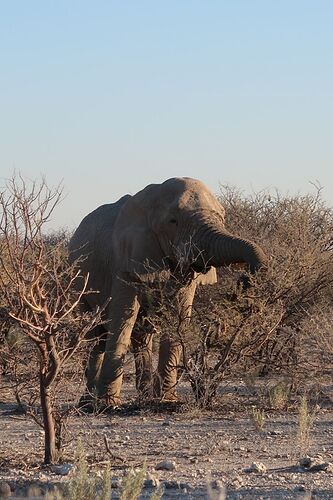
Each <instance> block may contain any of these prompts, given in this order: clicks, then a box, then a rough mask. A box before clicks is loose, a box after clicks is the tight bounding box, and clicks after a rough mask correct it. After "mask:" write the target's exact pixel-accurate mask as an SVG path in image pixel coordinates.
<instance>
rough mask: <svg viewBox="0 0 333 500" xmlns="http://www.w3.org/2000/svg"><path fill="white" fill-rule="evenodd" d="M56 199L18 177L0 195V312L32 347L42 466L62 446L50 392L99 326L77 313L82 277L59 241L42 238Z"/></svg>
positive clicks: (41, 185) (39, 185)
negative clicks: (42, 437) (42, 440)
mask: <svg viewBox="0 0 333 500" xmlns="http://www.w3.org/2000/svg"><path fill="white" fill-rule="evenodd" d="M61 195H62V190H61V188H57V189H54V190H51V189H50V188H49V187H48V186H47V184H46V182H45V181H44V180H42V181H41V182H32V183H27V182H26V181H25V180H24V179H23V178H22V177H21V176H17V175H14V176H13V177H12V178H11V179H10V180H9V181H8V182H7V184H6V186H5V188H3V190H2V191H1V192H0V294H1V303H2V307H3V309H2V310H3V311H5V313H6V320H7V322H9V324H16V325H18V326H19V328H20V330H21V332H22V334H23V335H24V336H25V337H26V338H27V339H29V344H30V346H31V345H33V346H34V349H33V351H32V353H33V355H34V360H35V363H36V364H35V365H32V366H37V367H38V368H37V370H38V376H39V391H40V403H41V408H42V415H43V419H42V423H43V427H44V431H45V455H44V461H45V463H52V462H55V461H56V460H57V458H58V455H59V447H60V446H61V439H60V438H59V435H58V436H57V426H56V420H55V408H54V400H53V392H52V391H53V389H54V387H55V384H56V381H57V380H58V379H59V377H60V375H61V373H62V372H63V370H64V367H65V366H66V364H67V363H68V362H69V360H70V359H71V358H72V357H73V356H74V354H75V353H76V352H77V350H78V349H79V347H80V346H82V343H83V342H84V339H85V336H86V333H87V332H88V331H89V330H90V329H91V328H92V327H93V326H94V325H96V324H97V323H98V322H99V321H100V311H96V312H95V313H93V314H87V313H85V314H83V313H81V311H80V308H79V303H80V300H81V298H82V296H83V295H84V294H85V293H87V290H86V287H87V277H86V278H82V277H81V276H80V271H79V270H78V267H77V266H75V265H69V264H68V262H67V255H66V252H67V250H66V245H65V244H64V241H63V239H62V238H60V239H58V241H51V242H50V241H49V239H48V238H47V237H46V234H45V233H46V227H47V223H48V222H49V221H50V217H51V215H52V213H53V211H54V209H55V207H56V206H57V205H58V203H59V202H60V200H61ZM35 418H37V415H36V414H35Z"/></svg>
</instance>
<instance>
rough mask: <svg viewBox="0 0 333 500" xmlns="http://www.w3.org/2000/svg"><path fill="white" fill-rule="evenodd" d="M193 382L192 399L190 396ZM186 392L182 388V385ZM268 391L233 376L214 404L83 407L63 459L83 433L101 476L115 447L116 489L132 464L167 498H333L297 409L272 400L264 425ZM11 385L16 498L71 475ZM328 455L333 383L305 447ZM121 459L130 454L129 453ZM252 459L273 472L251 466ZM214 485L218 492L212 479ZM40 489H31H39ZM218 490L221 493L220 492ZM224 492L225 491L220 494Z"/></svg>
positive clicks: (7, 410) (0, 411) (6, 470)
mask: <svg viewBox="0 0 333 500" xmlns="http://www.w3.org/2000/svg"><path fill="white" fill-rule="evenodd" d="M186 390H188V388H184V398H185V399H186ZM181 392H182V391H181ZM261 394H262V390H261V389H260V388H259V389H258V388H248V387H246V386H245V384H244V383H243V382H242V381H237V383H233V384H230V385H229V386H227V387H226V388H225V390H224V393H223V394H221V396H220V398H219V400H218V401H217V402H216V404H215V405H214V408H213V409H212V410H211V411H201V410H197V409H195V408H194V409H193V408H192V407H191V406H190V405H188V404H185V405H183V406H182V405H178V406H176V407H174V408H170V407H165V408H159V409H158V411H157V410H155V411H152V410H151V409H144V408H137V407H135V406H134V405H132V406H131V405H129V406H127V407H126V408H124V409H122V410H121V411H119V412H117V413H113V414H109V415H99V416H96V415H95V416H91V415H89V416H88V415H76V416H73V417H71V418H70V419H69V420H68V424H67V426H68V434H67V435H68V437H69V439H72V440H69V442H68V443H67V446H66V447H65V449H64V455H63V460H64V462H65V463H70V462H72V460H73V455H74V451H75V449H76V448H77V442H78V438H80V439H81V440H82V443H83V445H84V447H85V450H86V452H87V457H88V462H89V465H90V471H91V474H92V475H101V473H102V471H103V469H104V467H105V463H106V461H108V460H110V455H109V454H108V452H107V450H106V446H105V442H104V439H105V437H106V438H107V440H108V443H109V447H110V450H111V451H112V453H113V454H114V455H115V456H116V457H117V458H113V459H111V465H112V478H113V486H114V488H113V494H112V498H117V497H119V492H120V491H121V481H122V478H123V476H124V475H126V474H128V471H129V469H130V468H134V469H135V468H142V467H143V466H144V464H145V467H146V468H147V472H148V474H147V477H148V479H150V481H149V480H148V481H146V488H145V489H144V490H143V495H142V497H141V498H149V497H150V495H151V493H152V491H153V487H152V483H153V482H155V481H157V482H158V481H159V482H161V483H163V485H164V494H163V497H162V498H163V499H169V498H182V499H197V498H219V496H218V492H219V490H221V489H223V487H224V488H225V491H226V497H227V498H230V499H252V498H258V499H259V498H261V499H275V498H280V499H288V498H325V499H329V498H330V499H331V498H333V469H332V468H330V467H329V470H326V471H321V472H309V471H308V470H306V469H305V468H304V467H301V466H299V463H298V460H299V457H300V455H302V454H303V455H304V454H305V450H304V449H303V450H300V442H299V439H298V437H297V432H298V428H299V424H298V415H297V407H296V406H295V405H294V406H293V407H291V408H289V409H288V410H283V411H276V410H272V409H269V408H265V415H266V422H265V425H264V427H263V430H262V431H258V430H256V429H255V426H254V423H253V420H252V417H251V410H252V406H253V405H254V404H257V405H258V403H260V401H261V399H260V398H261ZM134 396H135V394H134V391H133V381H132V380H130V381H127V382H126V383H125V387H124V396H123V397H124V400H126V401H129V402H130V401H131V400H132V398H134ZM15 410H16V405H15V402H14V401H13V398H12V397H11V396H10V394H9V393H7V394H4V393H2V394H1V397H0V443H1V447H0V481H5V482H7V483H8V484H9V485H10V486H11V489H12V491H13V492H14V495H15V496H24V495H26V494H27V488H28V487H29V485H31V484H37V485H39V487H40V488H41V490H40V491H41V492H42V493H43V492H45V491H46V490H47V489H49V488H50V487H51V485H53V484H57V483H62V482H64V481H68V480H69V479H70V477H71V474H73V471H71V472H70V473H69V474H68V475H65V476H61V475H59V474H57V473H56V472H57V471H55V470H54V469H50V468H44V467H41V466H40V463H41V461H42V457H43V432H42V430H41V429H40V428H38V426H37V425H36V424H35V423H34V422H33V421H32V420H31V419H29V418H27V417H25V416H20V415H18V414H16V413H15ZM306 451H307V454H308V455H310V456H311V457H315V456H320V458H319V461H322V462H333V405H332V388H330V387H326V389H325V391H324V393H322V394H321V397H320V398H319V399H318V401H317V410H316V416H315V421H314V423H313V426H312V430H311V436H310V445H309V447H308V449H307V450H306ZM120 459H122V460H123V461H122V460H120ZM163 460H168V461H171V462H174V467H175V469H174V470H171V471H166V470H160V471H159V470H156V466H157V465H158V464H159V463H160V462H161V461H163ZM253 462H257V463H258V462H259V463H262V464H263V465H264V466H265V468H266V470H265V472H261V473H260V472H248V471H247V469H248V468H249V467H250V466H251V464H252V463H253ZM208 483H210V484H211V485H212V493H211V496H209V494H208V491H207V484H208ZM30 494H31V491H30ZM214 495H215V497H214ZM220 498H222V496H221V497H220Z"/></svg>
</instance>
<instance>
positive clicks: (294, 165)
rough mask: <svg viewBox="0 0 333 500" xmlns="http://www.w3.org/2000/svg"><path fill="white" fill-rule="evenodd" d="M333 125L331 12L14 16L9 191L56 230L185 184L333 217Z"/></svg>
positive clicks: (34, 11)
mask: <svg viewBox="0 0 333 500" xmlns="http://www.w3.org/2000/svg"><path fill="white" fill-rule="evenodd" d="M332 122H333V1H332V0H326V1H325V0H312V1H309V0H279V1H274V0H228V1H226V0H215V1H214V0H205V1H204V0H201V1H196V0H168V1H162V0H132V1H130V0H117V1H115V0H114V1H112V0H108V1H106V0H104V1H102V0H94V1H92V0H89V1H85V0H57V1H51V0H40V1H38V0H29V1H27V0H21V1H18V0H10V1H8V0H0V177H1V178H5V177H8V176H10V175H11V173H12V172H13V170H14V169H16V170H18V171H20V172H21V173H22V174H23V175H25V176H27V177H30V178H36V177H38V176H39V175H40V174H43V175H45V176H46V179H47V181H48V183H49V184H50V185H56V184H57V183H58V182H59V181H61V180H63V182H64V187H65V193H66V199H65V200H64V201H63V203H62V205H61V207H59V208H58V210H57V212H56V214H55V216H54V221H53V224H54V226H55V227H60V226H68V227H69V228H73V227H74V226H75V225H76V224H78V223H79V221H80V220H81V218H82V217H83V216H84V215H86V214H87V213H88V212H90V211H91V210H93V209H94V208H95V207H97V206H98V205H101V204H103V203H107V202H111V201H114V200H116V199H117V198H118V197H120V196H121V195H123V194H125V193H131V194H133V193H135V192H136V191H138V190H139V189H141V188H142V187H144V186H145V185H147V184H149V183H152V182H160V181H163V180H165V179H167V178H169V177H173V176H183V175H187V176H190V177H196V178H199V179H201V180H203V181H204V182H206V184H207V185H208V186H209V187H210V188H211V189H212V190H213V191H214V192H217V191H218V186H219V183H220V182H221V183H223V184H231V185H236V186H239V187H240V188H242V189H244V190H245V191H246V192H250V191H251V190H254V191H256V190H259V189H262V188H266V187H277V188H278V189H280V190H281V191H282V192H286V191H289V192H292V193H295V192H298V191H300V192H308V191H311V189H312V188H311V185H310V184H309V181H315V180H316V179H317V180H319V182H320V183H321V184H322V185H323V186H324V193H323V194H324V197H325V198H326V199H327V201H328V202H329V204H333V123H332ZM1 184H2V182H1Z"/></svg>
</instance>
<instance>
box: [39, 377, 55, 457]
mask: <svg viewBox="0 0 333 500" xmlns="http://www.w3.org/2000/svg"><path fill="white" fill-rule="evenodd" d="M39 380H40V400H41V405H42V411H43V422H44V432H45V436H44V463H45V464H52V463H54V462H56V461H57V460H58V450H57V447H56V435H55V425H54V418H53V411H52V402H51V394H50V387H49V386H47V384H46V381H45V376H44V373H43V370H41V372H40V379H39Z"/></svg>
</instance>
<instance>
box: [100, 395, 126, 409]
mask: <svg viewBox="0 0 333 500" xmlns="http://www.w3.org/2000/svg"><path fill="white" fill-rule="evenodd" d="M102 399H103V401H104V404H105V409H106V410H119V408H120V407H121V399H120V397H119V396H115V395H112V396H110V395H107V396H105V397H104V398H102Z"/></svg>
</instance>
